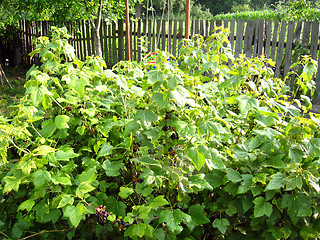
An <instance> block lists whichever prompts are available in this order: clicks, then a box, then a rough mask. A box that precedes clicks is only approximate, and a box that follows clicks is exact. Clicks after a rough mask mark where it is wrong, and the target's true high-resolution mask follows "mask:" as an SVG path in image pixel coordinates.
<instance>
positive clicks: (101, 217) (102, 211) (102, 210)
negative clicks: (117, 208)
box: [96, 205, 110, 224]
mask: <svg viewBox="0 0 320 240" xmlns="http://www.w3.org/2000/svg"><path fill="white" fill-rule="evenodd" d="M109 215H110V213H109V212H106V206H102V205H100V206H99V207H97V208H96V217H97V219H98V223H99V224H103V223H104V221H106V220H107V218H108V216H109Z"/></svg>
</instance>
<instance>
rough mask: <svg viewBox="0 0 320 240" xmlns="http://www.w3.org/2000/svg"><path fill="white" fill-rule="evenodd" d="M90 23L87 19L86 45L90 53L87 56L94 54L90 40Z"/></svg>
mask: <svg viewBox="0 0 320 240" xmlns="http://www.w3.org/2000/svg"><path fill="white" fill-rule="evenodd" d="M90 32H91V31H90V23H89V21H86V45H87V47H88V55H87V56H90V55H92V52H91V41H90Z"/></svg>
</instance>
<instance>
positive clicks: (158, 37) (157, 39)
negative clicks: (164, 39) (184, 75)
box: [152, 19, 161, 52]
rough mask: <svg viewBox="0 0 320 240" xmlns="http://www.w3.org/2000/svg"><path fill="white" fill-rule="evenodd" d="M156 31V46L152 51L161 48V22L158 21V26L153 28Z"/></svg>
mask: <svg viewBox="0 0 320 240" xmlns="http://www.w3.org/2000/svg"><path fill="white" fill-rule="evenodd" d="M153 29H154V30H155V31H154V33H153V35H154V45H153V48H152V51H153V52H154V51H156V50H157V49H158V48H159V41H160V34H161V32H160V30H161V20H160V19H158V20H157V21H156V25H155V27H154V28H153Z"/></svg>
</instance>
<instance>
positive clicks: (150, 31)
mask: <svg viewBox="0 0 320 240" xmlns="http://www.w3.org/2000/svg"><path fill="white" fill-rule="evenodd" d="M153 25H154V24H153V22H152V20H151V19H149V20H148V28H147V31H148V52H151V49H152V48H151V46H152V45H151V42H152V32H153Z"/></svg>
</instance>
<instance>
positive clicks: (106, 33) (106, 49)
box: [101, 21, 109, 66]
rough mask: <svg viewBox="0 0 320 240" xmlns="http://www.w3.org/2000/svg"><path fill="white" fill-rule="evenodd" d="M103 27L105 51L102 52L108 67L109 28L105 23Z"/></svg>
mask: <svg viewBox="0 0 320 240" xmlns="http://www.w3.org/2000/svg"><path fill="white" fill-rule="evenodd" d="M102 27H103V33H104V34H103V35H102V36H101V37H103V42H104V51H103V52H102V54H104V57H103V58H104V61H105V62H106V65H107V66H108V57H109V54H108V51H109V48H108V27H107V23H106V22H105V21H103V22H102Z"/></svg>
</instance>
